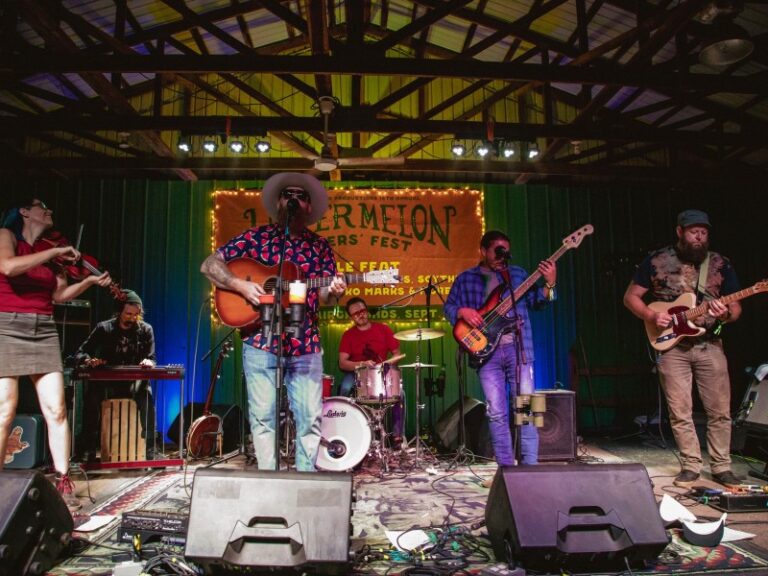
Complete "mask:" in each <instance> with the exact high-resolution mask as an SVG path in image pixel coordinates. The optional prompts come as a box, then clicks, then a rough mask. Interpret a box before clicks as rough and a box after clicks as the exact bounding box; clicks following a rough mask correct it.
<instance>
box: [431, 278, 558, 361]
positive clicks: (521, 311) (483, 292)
mask: <svg viewBox="0 0 768 576" xmlns="http://www.w3.org/2000/svg"><path fill="white" fill-rule="evenodd" d="M507 268H508V270H509V277H510V280H511V282H512V286H513V287H517V286H519V285H520V284H522V283H523V282H524V281H525V280H526V278H528V273H527V272H526V271H525V270H524V269H522V268H520V267H519V266H508V267H507ZM484 271H485V273H484ZM487 271H488V269H487V268H482V267H480V266H475V267H474V268H470V269H469V270H465V271H464V272H462V273H461V274H459V275H458V276H457V277H456V280H455V281H454V282H453V286H451V291H450V293H449V294H448V299H447V300H446V301H445V306H444V307H443V311H444V312H445V315H446V316H447V317H448V321H449V322H450V323H451V324H452V325H455V324H456V320H457V314H458V312H459V309H460V308H474V309H475V310H479V309H480V308H482V307H483V304H485V301H486V300H487V299H488V296H489V294H490V291H491V290H489V286H488V275H487ZM496 280H497V281H498V283H503V282H504V280H503V278H502V276H501V273H500V272H496ZM507 296H509V290H508V289H507V290H504V292H503V293H502V295H501V297H502V298H506V297H507ZM549 302H550V300H549V299H548V298H547V296H546V295H545V293H544V289H543V288H542V287H538V286H534V287H533V288H531V289H530V290H528V292H526V293H525V294H524V295H523V297H522V298H520V300H518V301H517V302H516V303H515V308H516V309H517V315H518V317H519V318H520V319H521V320H522V322H523V348H524V350H525V356H526V358H527V359H528V361H529V362H532V361H533V359H534V358H533V331H532V330H531V322H530V320H529V318H528V310H529V309H531V310H539V309H541V308H543V307H544V306H546V305H547V304H549ZM507 317H508V318H511V317H514V311H513V310H512V309H510V310H509V312H508V313H507Z"/></svg>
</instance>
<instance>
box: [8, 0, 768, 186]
mask: <svg viewBox="0 0 768 576" xmlns="http://www.w3.org/2000/svg"><path fill="white" fill-rule="evenodd" d="M0 26H2V32H1V38H2V40H1V44H0V150H1V151H2V154H0V174H4V175H11V176H21V175H24V176H32V177H54V178H64V179H76V178H134V177H140V178H163V179H169V178H171V179H184V180H195V179H213V178H216V179H240V180H242V179H261V178H265V177H267V176H269V175H270V174H271V173H272V172H275V171H285V170H306V171H311V172H313V173H315V174H318V175H320V176H322V177H324V178H325V177H326V176H325V175H326V174H327V178H329V179H331V180H341V179H344V180H368V179H370V180H375V181H383V180H392V181H424V182H426V181H429V182H435V181H446V180H450V181H453V182H456V181H458V182H517V183H525V182H529V181H547V182H553V181H558V182H592V181H662V182H664V181H666V182H681V181H693V182H696V181H709V182H711V181H728V182H731V183H733V182H740V181H743V182H756V183H757V182H762V181H763V180H764V179H765V178H766V176H767V175H768V174H766V172H767V171H766V157H767V153H768V150H767V145H766V142H768V138H766V134H768V102H766V97H767V96H768V52H767V51H766V47H767V46H768V35H767V32H768V5H767V4H766V2H765V0H762V1H755V2H750V1H740V2H736V1H725V0H687V1H686V0H681V1H667V0H654V1H652V2H649V1H644V0H595V1H587V0H570V1H564V0H548V1H547V0H544V1H540V0H525V1H517V0H473V1H470V0H450V1H448V0H383V1H380V2H374V1H369V0H358V1H346V2H344V1H340V0H336V1H332V0H328V1H325V0H301V1H298V0H291V1H279V0H251V1H247V0H218V1H216V0H196V1H188V2H184V1H182V0H164V1H162V2H161V1H149V0H130V1H126V0H94V1H85V0H61V1H58V2H56V1H43V0H37V1H35V0H26V1H22V0H17V1H13V0H3V2H2V3H0ZM734 26H738V27H739V28H737V29H734ZM726 34H728V38H730V39H731V40H730V41H729V42H728V43H727V44H725V43H724V44H720V45H719V46H720V47H721V49H720V51H719V52H716V57H718V58H724V59H726V60H729V61H730V60H733V59H736V60H737V61H733V62H731V63H726V64H706V63H705V64H703V63H702V58H704V56H703V55H702V50H703V48H704V47H705V46H707V45H709V44H711V43H713V42H715V41H717V40H719V39H721V38H723V37H725V36H724V35H726ZM739 35H742V36H744V35H746V37H747V38H748V41H747V42H746V43H745V42H743V41H742V40H734V38H736V37H737V36H739ZM750 47H751V48H752V50H751V52H750V51H749V48H750ZM742 48H745V49H744V53H742V54H736V55H735V56H733V51H734V49H736V50H740V49H742ZM710 53H711V52H706V53H705V54H710ZM732 56H733V57H732ZM180 139H186V140H188V141H189V142H190V144H191V151H190V152H189V153H188V154H183V153H181V152H180V151H179V150H178V149H177V144H178V142H179V141H180ZM206 139H213V141H214V142H215V143H216V144H218V150H216V151H215V152H206V151H203V150H202V148H201V146H202V143H203V141H204V140H206ZM234 140H239V141H242V142H243V143H244V145H245V150H244V152H243V153H240V154H236V153H234V152H232V151H231V150H229V146H228V145H229V144H230V143H231V142H232V141H234ZM259 140H264V141H268V142H269V143H270V144H271V150H270V151H269V152H267V153H260V152H258V151H257V150H256V148H255V147H256V143H257V141H259ZM483 140H486V141H489V142H491V144H492V152H491V154H490V155H489V156H487V157H485V158H482V159H481V158H478V157H477V156H476V154H475V147H476V145H477V144H478V143H479V142H481V141H483ZM456 141H458V142H459V143H462V144H464V146H465V147H466V148H467V150H468V154H467V155H466V156H465V157H463V158H460V159H457V158H455V157H454V156H453V154H452V153H451V146H452V144H453V143H454V142H456ZM504 147H508V148H510V149H511V150H514V155H513V156H512V157H511V159H506V158H504V156H503V155H502V149H503V148H504ZM534 147H537V148H538V149H539V151H540V154H539V156H538V157H536V158H534V159H529V158H528V152H529V151H530V150H531V149H533V148H534ZM318 158H321V159H324V160H325V162H324V165H321V166H320V167H321V168H322V170H320V169H318V168H317V167H316V166H317V164H316V161H317V159H318ZM334 166H337V167H336V168H335V169H334Z"/></svg>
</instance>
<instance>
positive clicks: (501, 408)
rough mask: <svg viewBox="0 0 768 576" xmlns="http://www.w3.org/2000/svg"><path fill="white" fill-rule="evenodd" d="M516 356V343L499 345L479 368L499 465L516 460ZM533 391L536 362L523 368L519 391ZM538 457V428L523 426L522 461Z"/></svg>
mask: <svg viewBox="0 0 768 576" xmlns="http://www.w3.org/2000/svg"><path fill="white" fill-rule="evenodd" d="M516 366H517V357H516V351H515V346H514V344H507V345H499V347H498V348H497V349H496V352H494V354H493V356H491V358H490V360H488V361H487V362H486V363H485V364H484V365H483V366H482V367H481V368H480V369H479V370H478V375H479V376H480V384H482V386H483V392H484V393H485V401H486V415H487V416H488V428H489V431H490V433H491V443H492V444H493V453H494V455H495V456H496V462H497V463H498V464H499V466H512V465H514V464H515V448H514V444H513V441H512V432H511V430H510V426H509V424H510V422H509V418H510V410H509V407H510V405H514V398H515V395H516V394H517V391H516V390H515V382H516V376H515V369H516ZM533 392H534V382H533V364H524V365H522V366H521V370H520V393H521V394H530V393H533ZM538 458H539V432H538V430H537V429H536V427H535V426H534V425H533V424H524V425H522V426H520V463H521V464H536V463H537V462H538Z"/></svg>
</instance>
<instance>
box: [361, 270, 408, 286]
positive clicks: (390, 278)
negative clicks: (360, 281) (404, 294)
mask: <svg viewBox="0 0 768 576" xmlns="http://www.w3.org/2000/svg"><path fill="white" fill-rule="evenodd" d="M398 272H399V270H398V269H397V268H388V269H386V270H372V271H371V272H366V273H364V274H363V278H364V279H365V281H366V282H367V283H368V284H399V283H400V276H399V275H398Z"/></svg>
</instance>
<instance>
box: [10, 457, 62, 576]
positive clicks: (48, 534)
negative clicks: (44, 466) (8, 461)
mask: <svg viewBox="0 0 768 576" xmlns="http://www.w3.org/2000/svg"><path fill="white" fill-rule="evenodd" d="M72 529H73V523H72V516H71V515H70V513H69V510H67V506H66V504H64V501H63V500H62V499H61V496H60V495H59V493H58V492H57V491H56V488H54V486H53V484H51V483H50V482H49V481H48V480H46V478H45V476H43V475H42V474H41V473H40V472H37V471H35V470H3V471H2V472H0V576H19V575H25V576H26V575H27V574H30V575H33V576H37V575H40V574H43V573H45V572H47V571H48V570H49V569H50V568H51V567H52V566H53V565H54V564H55V562H56V559H57V558H58V556H59V554H60V553H61V551H62V550H63V549H64V548H65V547H66V546H67V545H68V544H69V540H70V537H71V534H72Z"/></svg>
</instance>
